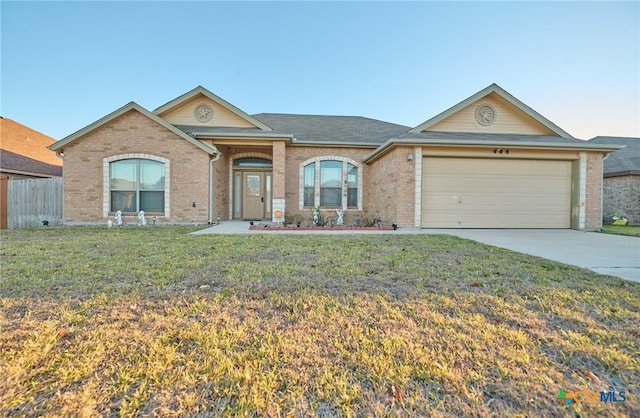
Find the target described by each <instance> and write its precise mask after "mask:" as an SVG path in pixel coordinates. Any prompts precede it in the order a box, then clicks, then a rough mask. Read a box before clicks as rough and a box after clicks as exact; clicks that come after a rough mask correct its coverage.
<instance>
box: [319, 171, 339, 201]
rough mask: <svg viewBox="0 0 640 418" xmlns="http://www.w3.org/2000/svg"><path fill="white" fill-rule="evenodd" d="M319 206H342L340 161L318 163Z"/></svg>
mask: <svg viewBox="0 0 640 418" xmlns="http://www.w3.org/2000/svg"><path fill="white" fill-rule="evenodd" d="M320 206H342V162H341V161H332V160H329V161H320Z"/></svg>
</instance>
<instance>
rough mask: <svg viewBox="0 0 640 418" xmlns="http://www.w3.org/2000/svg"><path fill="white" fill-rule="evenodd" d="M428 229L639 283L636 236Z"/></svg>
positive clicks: (638, 241)
mask: <svg viewBox="0 0 640 418" xmlns="http://www.w3.org/2000/svg"><path fill="white" fill-rule="evenodd" d="M423 231H425V230H423ZM425 232H426V231H425ZM429 232H431V233H440V234H449V235H455V236H457V237H461V238H467V239H472V240H474V241H479V242H482V243H485V244H489V245H493V246H496V247H502V248H506V249H509V250H513V251H518V252H521V253H526V254H531V255H535V256H538V257H544V258H548V259H550V260H555V261H560V262H561V263H565V264H571V265H574V266H578V267H582V268H586V269H589V270H593V271H595V272H597V273H600V274H608V275H611V276H617V277H622V278H623V279H627V280H632V281H635V282H640V238H636V237H625V236H620V235H610V234H602V233H599V232H581V231H574V230H570V229H433V230H429Z"/></svg>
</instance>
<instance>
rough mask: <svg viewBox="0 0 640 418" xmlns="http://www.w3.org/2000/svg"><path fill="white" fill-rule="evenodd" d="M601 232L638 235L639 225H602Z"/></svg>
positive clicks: (639, 234) (639, 231)
mask: <svg viewBox="0 0 640 418" xmlns="http://www.w3.org/2000/svg"><path fill="white" fill-rule="evenodd" d="M602 232H604V233H606V234H615V235H628V236H631V237H640V225H602Z"/></svg>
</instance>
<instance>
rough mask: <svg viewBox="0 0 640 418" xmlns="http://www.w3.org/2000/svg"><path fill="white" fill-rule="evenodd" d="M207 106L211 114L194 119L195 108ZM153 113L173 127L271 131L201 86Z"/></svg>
mask: <svg viewBox="0 0 640 418" xmlns="http://www.w3.org/2000/svg"><path fill="white" fill-rule="evenodd" d="M201 105H205V106H208V107H209V108H210V110H212V112H213V113H212V114H211V115H210V116H209V118H208V119H207V118H206V117H205V118H204V120H198V119H197V118H196V114H197V110H196V109H197V108H198V107H199V106H201ZM153 113H154V114H155V115H157V116H159V117H161V118H162V119H164V120H166V121H167V122H169V123H171V124H174V125H199V126H203V127H229V128H256V129H260V130H262V131H271V128H270V127H269V126H267V125H265V124H264V123H262V122H260V121H259V120H257V119H255V118H254V117H252V116H250V115H249V114H247V113H245V112H244V111H242V110H240V109H239V108H237V107H235V106H234V105H232V104H231V103H229V102H227V101H226V100H224V99H222V98H221V97H218V96H216V95H215V94H213V93H211V92H210V91H209V90H207V89H205V88H204V87H202V86H198V87H196V88H195V89H193V90H191V91H189V92H187V93H185V94H183V95H181V96H179V97H177V98H175V99H173V100H171V101H170V102H168V103H166V104H164V105H162V106H160V107H159V108H157V109H156V110H154V111H153Z"/></svg>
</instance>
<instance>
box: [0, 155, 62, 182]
mask: <svg viewBox="0 0 640 418" xmlns="http://www.w3.org/2000/svg"><path fill="white" fill-rule="evenodd" d="M0 171H4V172H7V173H16V174H25V175H30V176H37V177H61V176H62V167H61V166H58V165H53V164H47V163H43V162H42V161H38V160H34V159H33V158H29V157H25V156H23V155H20V154H16V153H15V152H11V151H7V150H0Z"/></svg>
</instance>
